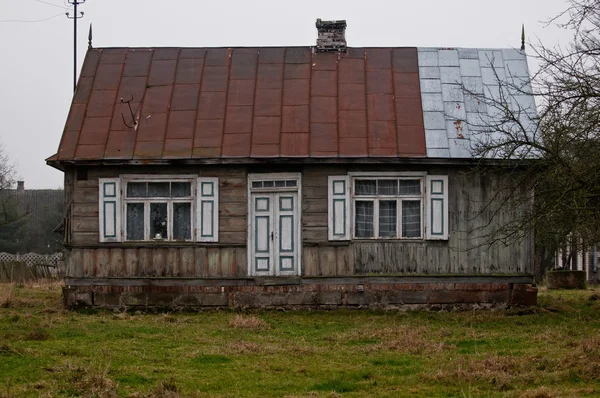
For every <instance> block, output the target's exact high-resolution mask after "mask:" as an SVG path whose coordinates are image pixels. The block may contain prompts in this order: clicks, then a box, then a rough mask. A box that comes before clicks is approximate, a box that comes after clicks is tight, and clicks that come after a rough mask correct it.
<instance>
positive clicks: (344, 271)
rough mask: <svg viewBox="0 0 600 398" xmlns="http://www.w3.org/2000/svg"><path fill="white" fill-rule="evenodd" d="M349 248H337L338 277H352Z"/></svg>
mask: <svg viewBox="0 0 600 398" xmlns="http://www.w3.org/2000/svg"><path fill="white" fill-rule="evenodd" d="M348 251H349V248H348V246H342V247H338V248H336V261H337V270H336V275H339V276H345V275H352V268H351V267H350V264H349V262H348Z"/></svg>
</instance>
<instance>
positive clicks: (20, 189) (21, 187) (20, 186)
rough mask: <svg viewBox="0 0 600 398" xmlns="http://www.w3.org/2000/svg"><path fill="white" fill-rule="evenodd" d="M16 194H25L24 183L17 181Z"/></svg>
mask: <svg viewBox="0 0 600 398" xmlns="http://www.w3.org/2000/svg"><path fill="white" fill-rule="evenodd" d="M17 192H25V181H17Z"/></svg>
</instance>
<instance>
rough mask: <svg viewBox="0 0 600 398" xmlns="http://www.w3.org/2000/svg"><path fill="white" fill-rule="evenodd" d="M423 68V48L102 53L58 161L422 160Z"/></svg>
mask: <svg viewBox="0 0 600 398" xmlns="http://www.w3.org/2000/svg"><path fill="white" fill-rule="evenodd" d="M418 72H419V68H418V61H417V49H416V48H367V49H365V48H348V51H347V52H346V53H340V54H336V53H315V52H313V51H312V50H311V48H310V47H288V48H284V47H281V48H110V49H92V50H89V51H88V53H87V55H86V59H85V62H84V65H83V68H82V71H81V77H80V80H79V83H78V86H77V91H76V93H75V96H74V98H73V104H72V106H71V110H70V112H69V117H68V119H67V122H66V125H65V129H64V132H63V137H62V140H61V143H60V146H59V150H58V153H57V155H55V156H56V159H58V160H59V161H61V160H80V159H81V160H84V159H85V160H88V159H139V160H150V159H186V158H230V157H242V158H273V157H329V158H331V157H369V156H370V157H424V156H426V149H425V132H424V128H423V112H422V107H421V94H420V86H419V74H418ZM121 99H122V100H123V101H121ZM457 130H458V128H457ZM51 159H54V157H53V158H51Z"/></svg>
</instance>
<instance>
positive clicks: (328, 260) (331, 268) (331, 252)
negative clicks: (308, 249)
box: [319, 246, 337, 276]
mask: <svg viewBox="0 0 600 398" xmlns="http://www.w3.org/2000/svg"><path fill="white" fill-rule="evenodd" d="M336 268H337V263H336V259H335V247H328V246H324V247H319V275H323V276H331V275H335V273H336Z"/></svg>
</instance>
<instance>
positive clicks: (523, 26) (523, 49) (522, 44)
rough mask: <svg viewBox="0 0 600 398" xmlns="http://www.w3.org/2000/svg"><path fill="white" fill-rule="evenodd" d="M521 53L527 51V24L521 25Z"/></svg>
mask: <svg viewBox="0 0 600 398" xmlns="http://www.w3.org/2000/svg"><path fill="white" fill-rule="evenodd" d="M521 51H525V24H523V25H521Z"/></svg>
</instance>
